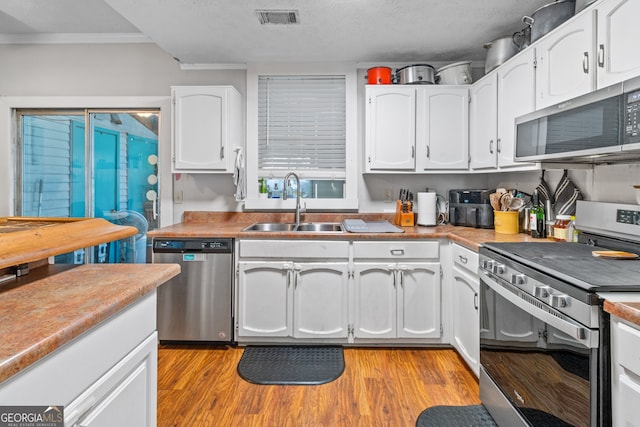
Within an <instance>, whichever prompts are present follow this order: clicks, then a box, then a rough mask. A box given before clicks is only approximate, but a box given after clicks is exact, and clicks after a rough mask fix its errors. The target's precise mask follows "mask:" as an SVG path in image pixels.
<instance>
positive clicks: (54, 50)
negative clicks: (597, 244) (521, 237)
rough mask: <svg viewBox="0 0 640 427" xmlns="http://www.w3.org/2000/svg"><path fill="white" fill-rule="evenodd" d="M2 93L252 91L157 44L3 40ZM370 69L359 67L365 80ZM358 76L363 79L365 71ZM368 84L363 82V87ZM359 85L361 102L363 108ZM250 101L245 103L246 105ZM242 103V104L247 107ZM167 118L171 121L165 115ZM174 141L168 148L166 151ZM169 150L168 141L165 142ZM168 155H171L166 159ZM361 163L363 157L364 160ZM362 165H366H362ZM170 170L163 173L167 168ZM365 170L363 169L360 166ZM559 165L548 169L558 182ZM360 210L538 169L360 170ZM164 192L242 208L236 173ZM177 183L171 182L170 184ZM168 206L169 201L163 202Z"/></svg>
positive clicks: (0, 176)
mask: <svg viewBox="0 0 640 427" xmlns="http://www.w3.org/2000/svg"><path fill="white" fill-rule="evenodd" d="M0 58H2V62H1V65H0V96H12V97H29V96H34V97H42V96H55V97H66V96H129V97H136V96H140V97H142V96H155V97H157V96H167V97H168V96H170V86H172V85H216V84H220V85H228V84H230V85H233V86H235V87H236V88H237V89H238V90H239V91H240V93H241V94H242V95H245V94H246V72H245V71H244V70H211V71H182V70H181V69H180V67H179V65H178V63H177V62H176V61H175V60H173V59H172V58H171V57H170V56H168V55H167V54H166V53H164V52H163V51H161V50H160V49H158V48H157V47H156V46H155V45H153V44H124V45H0ZM365 74H366V70H359V76H361V77H362V84H363V85H364V84H365V79H364V76H365ZM359 78H360V77H359ZM360 89H362V88H360ZM362 94H363V91H362V90H359V98H360V99H359V105H362V106H364V103H363V100H362V96H363V95H362ZM243 105H244V103H243ZM243 108H244V107H243ZM359 117H360V124H359V126H358V132H359V140H360V145H359V148H358V150H359V159H362V158H363V154H362V147H363V145H364V132H363V127H362V121H363V117H364V112H363V110H362V111H361V112H360V114H359ZM162 120H169V117H163V118H162ZM8 126H9V119H8V118H7V117H0V132H2V133H3V134H2V135H1V136H0V188H3V190H4V191H3V192H2V193H0V194H2V196H0V197H1V198H0V216H2V215H9V214H12V213H13V200H12V196H11V194H12V192H11V191H10V190H9V189H10V188H11V186H12V185H13V181H12V179H11V172H12V171H13V170H14V164H13V163H14V161H15V160H14V157H13V153H12V147H11V143H10V141H11V140H12V138H11V135H10V131H11V130H10V129H8ZM167 149H168V147H164V150H165V152H167V151H166V150H167ZM161 150H163V147H161ZM167 160H168V159H167ZM360 164H361V163H360ZM359 167H360V166H359ZM167 169H168V168H165V172H161V173H168V172H167ZM360 172H362V170H360ZM561 175H562V171H561V170H551V171H548V172H547V174H546V175H545V177H546V180H547V182H548V183H549V185H550V186H551V187H552V189H554V188H555V185H556V184H557V182H558V180H559V179H560V176H561ZM359 176H360V181H359V183H358V187H359V201H360V208H359V210H360V212H381V211H385V210H388V209H393V205H392V204H390V203H386V202H385V201H384V193H385V190H386V189H391V191H392V194H393V196H394V197H395V196H396V195H397V194H398V191H399V189H400V188H401V187H407V188H409V189H410V190H411V191H413V192H414V193H416V192H418V191H423V190H424V189H425V188H427V187H428V188H431V189H435V190H436V192H438V193H439V194H442V195H444V196H445V197H446V196H447V193H448V190H449V189H453V188H491V187H497V186H504V187H507V188H514V187H515V188H519V189H521V190H523V191H526V192H531V191H532V190H533V189H534V188H535V186H536V185H537V184H538V182H539V179H540V172H523V173H498V174H471V175H465V174H446V175H359ZM569 176H570V177H571V178H572V179H573V180H574V182H575V183H576V185H577V186H578V187H579V188H580V189H581V190H582V191H583V193H584V194H585V198H587V199H591V200H602V201H615V202H625V203H626V202H628V203H633V202H634V201H635V196H634V193H633V189H632V188H631V185H633V184H640V167H639V166H638V165H637V164H632V165H618V166H598V167H596V168H594V169H572V170H571V171H570V174H569ZM165 182H166V183H169V184H166V185H165V186H164V187H165V188H161V192H164V193H165V194H167V195H168V196H167V197H168V198H169V199H171V196H172V195H173V193H180V195H181V196H182V197H181V199H182V203H177V204H174V205H173V209H172V210H173V215H172V216H173V218H174V222H179V221H180V220H181V216H182V213H183V212H184V211H185V210H217V211H227V210H241V209H242V207H241V205H240V204H238V203H237V202H236V201H235V200H234V198H233V192H234V189H233V186H232V180H231V176H230V175H185V174H182V175H179V176H175V177H173V179H166V180H165ZM171 183H173V188H167V187H171ZM165 207H166V205H165Z"/></svg>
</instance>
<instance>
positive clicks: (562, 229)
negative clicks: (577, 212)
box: [553, 215, 573, 242]
mask: <svg viewBox="0 0 640 427" xmlns="http://www.w3.org/2000/svg"><path fill="white" fill-rule="evenodd" d="M570 223H571V215H558V216H556V220H555V222H554V224H553V240H555V241H556V242H571V241H572V240H573V231H572V232H571V236H569V233H568V229H569V224H570Z"/></svg>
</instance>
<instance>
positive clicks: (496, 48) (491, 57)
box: [484, 36, 518, 73]
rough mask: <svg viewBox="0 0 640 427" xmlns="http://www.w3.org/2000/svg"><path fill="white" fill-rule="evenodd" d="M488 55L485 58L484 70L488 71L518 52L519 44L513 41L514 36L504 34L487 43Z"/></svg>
mask: <svg viewBox="0 0 640 427" xmlns="http://www.w3.org/2000/svg"><path fill="white" fill-rule="evenodd" d="M484 48H485V49H487V57H486V58H485V60H484V72H485V73H488V72H490V71H491V70H494V69H495V68H497V67H498V66H500V65H501V64H502V63H503V62H505V61H506V60H507V59H509V58H511V57H512V56H513V55H515V54H516V53H518V46H517V45H516V44H515V43H514V42H513V36H502V37H499V38H497V39H495V40H494V41H492V42H490V43H485V44H484Z"/></svg>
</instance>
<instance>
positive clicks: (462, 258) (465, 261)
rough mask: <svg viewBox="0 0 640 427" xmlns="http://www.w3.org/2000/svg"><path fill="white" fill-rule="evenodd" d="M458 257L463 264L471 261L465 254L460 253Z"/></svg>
mask: <svg viewBox="0 0 640 427" xmlns="http://www.w3.org/2000/svg"><path fill="white" fill-rule="evenodd" d="M458 258H460V262H461V263H463V264H466V263H468V262H469V260H468V259H467V257H466V256H464V255H458Z"/></svg>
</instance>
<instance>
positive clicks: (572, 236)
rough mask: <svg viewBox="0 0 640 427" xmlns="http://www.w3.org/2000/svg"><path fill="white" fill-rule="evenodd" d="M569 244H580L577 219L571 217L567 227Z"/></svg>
mask: <svg viewBox="0 0 640 427" xmlns="http://www.w3.org/2000/svg"><path fill="white" fill-rule="evenodd" d="M567 242H573V243H577V242H578V229H577V228H576V217H575V215H571V221H569V224H568V225H567Z"/></svg>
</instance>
